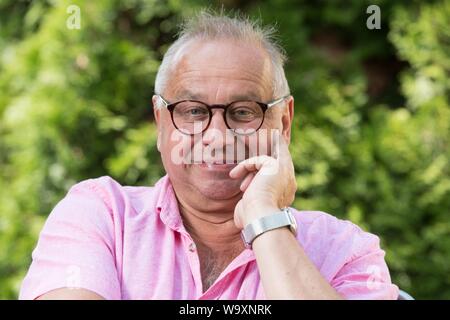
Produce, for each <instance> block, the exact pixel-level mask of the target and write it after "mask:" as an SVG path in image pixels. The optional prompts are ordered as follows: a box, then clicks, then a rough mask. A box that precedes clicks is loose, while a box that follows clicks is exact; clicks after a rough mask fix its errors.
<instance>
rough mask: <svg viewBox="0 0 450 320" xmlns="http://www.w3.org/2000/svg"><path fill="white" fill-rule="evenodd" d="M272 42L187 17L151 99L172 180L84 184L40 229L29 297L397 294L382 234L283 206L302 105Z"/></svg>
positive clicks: (234, 21) (261, 34)
mask: <svg viewBox="0 0 450 320" xmlns="http://www.w3.org/2000/svg"><path fill="white" fill-rule="evenodd" d="M271 39H272V38H271V35H270V32H268V31H267V30H265V29H262V28H260V27H258V26H257V25H256V24H254V23H252V22H251V21H249V20H246V19H240V18H230V17H226V16H222V15H221V16H214V15H210V14H206V13H202V14H200V15H198V16H197V17H196V18H194V19H192V20H190V21H188V22H187V23H186V24H185V25H184V28H183V31H182V33H181V35H180V37H179V39H178V40H177V41H176V42H175V43H174V44H173V45H172V46H171V47H170V48H169V50H168V52H167V53H166V55H165V56H164V59H163V62H162V64H161V66H160V69H159V71H158V74H157V78H156V84H155V91H156V94H155V95H154V97H153V105H154V114H155V119H156V123H157V126H158V150H159V151H160V153H161V157H162V161H163V164H164V167H165V170H166V172H167V175H166V176H165V177H163V178H162V179H161V180H160V181H159V182H158V183H157V184H156V185H155V186H154V187H123V186H121V185H119V184H118V183H117V182H115V181H114V180H112V179H111V178H109V177H102V178H99V179H91V180H87V181H84V182H81V183H79V184H77V185H75V186H74V187H73V188H72V189H71V190H70V191H69V193H68V195H67V196H66V197H65V198H64V199H63V200H62V201H61V202H60V203H59V204H58V205H57V206H56V207H55V209H54V210H53V211H52V213H51V215H50V216H49V218H48V220H47V222H46V224H45V226H44V229H43V231H42V233H41V235H40V239H39V242H38V245H37V247H36V249H35V251H34V252H33V263H32V265H31V267H30V270H29V272H28V274H27V276H26V278H25V279H24V282H23V284H22V288H21V293H20V297H21V298H23V299H65V298H69V299H264V298H267V299H396V298H397V295H398V288H397V287H396V286H395V285H393V284H392V283H391V280H390V276H389V271H388V269H387V266H386V264H385V262H384V252H383V251H382V250H381V249H380V248H379V239H378V238H377V237H376V236H374V235H371V234H369V233H365V232H363V231H362V230H361V229H359V228H358V227H357V226H355V225H353V224H352V223H350V222H347V221H340V220H338V219H336V218H334V217H332V216H330V215H328V214H326V213H323V212H315V211H297V210H295V209H294V208H288V209H286V208H287V207H289V206H290V205H291V204H292V202H293V200H294V196H295V191H296V182H295V175H294V167H293V164H292V160H291V156H290V154H289V151H288V144H289V141H290V134H291V123H292V118H293V114H294V101H293V98H292V96H290V95H289V87H288V84H287V81H286V78H285V75H284V70H283V62H284V60H285V59H284V56H283V53H282V51H281V48H279V47H278V46H277V45H276V44H275V43H274V42H273V41H272V40H271ZM255 145H258V147H257V148H255V147H254V146H255ZM252 146H253V147H252ZM240 147H241V148H240ZM242 147H243V148H242ZM239 150H241V152H240V151H239ZM242 150H243V152H242ZM199 155H200V156H199ZM243 240H244V241H245V243H244V241H243Z"/></svg>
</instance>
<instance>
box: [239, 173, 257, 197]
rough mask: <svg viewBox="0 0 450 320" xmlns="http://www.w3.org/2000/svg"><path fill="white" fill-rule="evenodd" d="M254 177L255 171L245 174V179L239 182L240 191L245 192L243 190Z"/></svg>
mask: <svg viewBox="0 0 450 320" xmlns="http://www.w3.org/2000/svg"><path fill="white" fill-rule="evenodd" d="M254 177H255V173H254V172H250V173H249V174H247V176H246V177H245V179H244V180H243V181H242V183H241V187H240V189H241V191H242V192H245V190H247V188H248V186H249V185H250V183H251V182H252V180H253V178H254Z"/></svg>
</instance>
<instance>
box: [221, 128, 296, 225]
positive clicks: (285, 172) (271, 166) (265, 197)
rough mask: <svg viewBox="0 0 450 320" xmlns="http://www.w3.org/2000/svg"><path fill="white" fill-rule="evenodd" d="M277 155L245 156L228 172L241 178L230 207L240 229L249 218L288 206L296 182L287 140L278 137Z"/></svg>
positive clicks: (294, 190)
mask: <svg viewBox="0 0 450 320" xmlns="http://www.w3.org/2000/svg"><path fill="white" fill-rule="evenodd" d="M278 140H279V154H278V158H277V159H275V158H274V157H270V156H267V155H263V156H256V157H252V158H249V159H247V160H245V161H242V162H241V163H239V164H238V165H237V166H236V167H234V168H233V170H231V171H230V177H231V178H232V179H243V180H242V183H241V186H240V189H241V191H242V192H243V193H244V194H243V196H242V199H241V200H240V201H239V202H238V203H237V205H236V207H235V209H234V221H235V224H236V226H237V227H238V228H240V229H243V228H244V227H245V226H246V225H247V224H249V223H250V222H251V221H252V220H255V219H257V218H261V217H263V216H266V215H270V214H273V213H275V212H277V211H279V210H280V209H281V208H284V207H288V206H290V205H291V204H292V202H293V201H294V199H295V192H296V190H297V183H296V180H295V172H294V165H293V163H292V158H291V154H290V153H289V149H288V146H287V143H286V141H285V139H284V137H283V136H281V135H280V136H279V139H278Z"/></svg>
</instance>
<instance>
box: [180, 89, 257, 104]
mask: <svg viewBox="0 0 450 320" xmlns="http://www.w3.org/2000/svg"><path fill="white" fill-rule="evenodd" d="M176 99H177V100H200V101H204V100H205V96H204V95H202V94H200V93H195V92H191V91H189V90H188V89H183V90H181V91H180V92H179V93H177V94H176ZM239 100H253V101H258V102H259V101H261V96H260V95H259V94H257V93H255V92H252V91H249V92H246V93H236V94H233V95H232V96H231V100H230V101H229V102H232V101H239Z"/></svg>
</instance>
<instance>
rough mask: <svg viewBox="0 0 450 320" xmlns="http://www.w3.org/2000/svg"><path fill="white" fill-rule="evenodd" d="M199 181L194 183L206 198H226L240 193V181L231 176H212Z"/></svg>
mask: <svg viewBox="0 0 450 320" xmlns="http://www.w3.org/2000/svg"><path fill="white" fill-rule="evenodd" d="M196 181H199V182H198V183H194V186H195V188H196V189H197V190H198V191H199V192H200V193H201V194H202V195H204V196H205V197H206V198H209V199H213V200H221V199H223V200H225V199H230V198H232V197H234V196H235V195H236V194H238V193H240V192H241V190H240V189H239V187H240V181H236V180H233V179H231V178H230V177H210V178H207V179H205V177H202V178H201V179H198V180H196Z"/></svg>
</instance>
